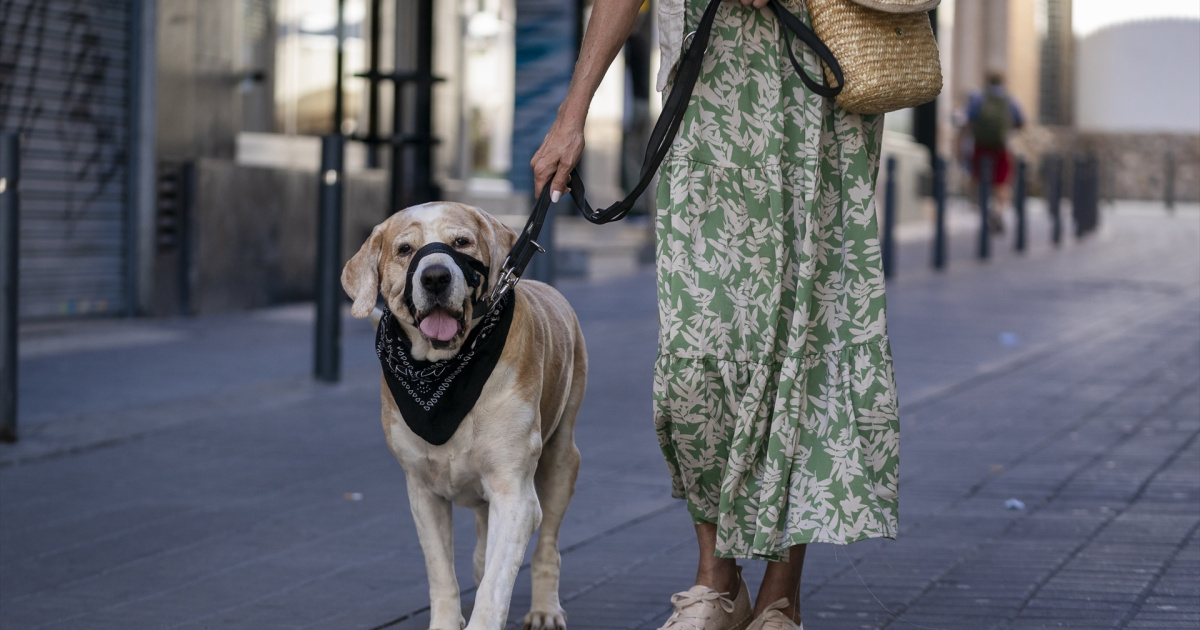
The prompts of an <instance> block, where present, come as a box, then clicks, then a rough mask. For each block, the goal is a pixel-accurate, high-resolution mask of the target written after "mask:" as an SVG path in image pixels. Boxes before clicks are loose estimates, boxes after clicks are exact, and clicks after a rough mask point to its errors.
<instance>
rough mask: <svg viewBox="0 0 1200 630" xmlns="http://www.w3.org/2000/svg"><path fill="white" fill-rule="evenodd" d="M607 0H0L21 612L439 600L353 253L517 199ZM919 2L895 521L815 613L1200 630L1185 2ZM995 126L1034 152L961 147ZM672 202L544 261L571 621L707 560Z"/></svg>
mask: <svg viewBox="0 0 1200 630" xmlns="http://www.w3.org/2000/svg"><path fill="white" fill-rule="evenodd" d="M591 7H592V2H590V1H588V0H0V285H2V289H3V290H2V291H0V441H2V442H4V443H0V630H7V629H9V628H13V629H16V628H20V629H22V630H24V629H28V628H71V629H72V630H77V629H86V628H120V629H122V630H125V629H130V628H153V629H158V628H218V627H228V628H254V629H263V628H331V629H343V628H364V629H375V630H378V629H382V628H394V629H417V630H421V629H423V628H426V627H427V622H428V594H427V591H426V584H425V577H424V576H425V573H424V564H423V562H422V559H421V554H420V550H419V548H418V546H417V543H416V538H415V532H414V531H413V525H412V519H411V516H410V515H409V513H408V512H409V510H408V506H407V498H406V495H405V493H404V484H403V475H402V472H401V471H400V469H399V467H398V466H397V465H396V462H395V461H394V459H393V458H392V456H391V454H390V453H389V452H388V450H387V448H386V447H385V445H384V443H383V440H382V435H381V432H380V429H379V425H378V417H379V416H378V414H379V395H380V389H379V382H380V381H379V379H380V377H379V364H378V361H377V359H376V357H375V356H374V353H373V339H374V331H373V330H372V328H371V326H370V325H368V324H367V323H365V322H361V321H355V320H352V319H350V318H349V316H348V314H347V313H346V312H345V306H346V305H345V296H344V295H342V293H341V290H340V287H338V286H337V283H336V275H337V273H338V272H339V270H340V268H341V265H342V264H343V261H345V260H346V259H347V258H349V256H351V255H352V254H353V253H354V252H356V251H357V249H358V248H359V246H360V245H361V243H362V242H363V241H364V240H365V238H366V237H367V235H368V234H369V231H370V229H371V228H372V226H374V225H376V224H377V223H379V222H380V221H382V220H384V219H385V218H386V217H388V216H389V215H390V214H392V213H394V212H396V211H398V210H400V209H403V208H405V207H407V206H410V205H413V204H417V203H422V202H425V201H429V200H434V199H447V200H452V201H462V202H466V203H470V204H474V205H477V206H480V207H482V208H483V209H485V210H487V211H488V212H491V213H493V214H495V215H497V216H499V217H500V218H501V219H502V220H504V221H505V222H507V223H508V224H509V225H512V226H514V227H516V228H519V227H520V226H521V225H522V224H523V223H524V222H525V220H526V217H527V216H528V213H529V211H530V206H531V187H532V181H531V180H532V176H531V173H530V169H529V166H528V164H529V160H530V157H531V156H532V154H533V152H534V150H535V149H536V148H537V147H538V146H539V144H540V142H541V141H542V138H543V137H544V135H545V133H546V131H547V130H548V129H549V126H550V124H551V123H552V121H553V119H554V116H555V113H556V110H557V107H558V105H559V103H560V102H561V100H562V98H563V97H564V95H565V94H566V90H567V85H568V82H569V80H570V76H571V71H572V67H573V65H574V62H575V52H576V51H577V50H578V46H579V42H580V36H581V33H582V29H583V27H584V25H585V24H586V23H587V20H588V19H589V15H590V12H591ZM655 16H656V7H655V6H654V4H653V3H652V2H647V3H646V4H644V5H643V6H642V9H641V12H640V14H639V18H638V22H637V24H636V26H635V29H634V33H633V35H632V36H631V37H630V39H629V41H628V42H627V43H626V45H625V47H624V49H623V50H622V52H621V54H620V55H619V56H618V58H617V60H616V62H615V63H614V64H613V65H612V67H611V69H610V70H609V72H608V74H607V76H606V77H605V79H604V83H603V84H602V85H601V87H600V89H599V91H598V93H597V95H596V98H595V101H594V102H593V105H592V109H591V114H590V117H589V118H588V121H587V129H586V135H587V147H586V151H585V153H584V156H583V161H582V171H583V174H584V179H585V180H586V182H587V185H588V196H589V198H590V200H591V202H592V203H594V204H600V203H603V204H607V203H610V202H612V201H615V200H617V199H618V198H620V197H623V196H624V191H625V190H627V189H628V188H630V187H631V186H632V185H633V184H634V182H636V180H637V178H638V175H639V170H640V166H641V155H642V152H643V147H644V146H645V143H646V137H647V134H648V131H649V128H650V126H651V125H652V124H653V121H654V120H655V119H656V117H657V115H658V113H659V108H660V105H661V103H660V95H659V94H658V93H657V92H655V91H654V89H653V82H654V77H655V76H656V74H657V71H658V68H657V64H658V44H657V32H656V28H657V27H656V17H655ZM931 23H932V26H933V29H934V32H935V33H936V35H937V38H938V41H939V45H940V50H941V64H942V72H943V77H944V89H943V90H942V93H941V96H940V97H939V98H938V99H937V100H936V101H934V102H932V103H930V104H927V105H923V106H921V107H918V108H915V109H911V110H905V111H899V112H894V113H891V114H888V115H887V119H886V121H885V123H886V124H885V127H886V131H885V134H884V140H883V147H884V160H883V162H882V164H881V171H880V179H879V182H878V191H877V196H876V207H877V209H878V211H879V216H880V219H881V222H880V223H881V240H882V256H883V264H884V267H885V269H886V272H887V276H888V331H889V337H890V340H891V344H892V348H893V351H894V354H895V358H896V366H897V370H896V372H897V380H898V386H899V390H900V401H901V402H900V404H901V418H902V421H901V422H902V426H903V435H904V438H903V439H902V440H901V449H902V451H903V452H902V455H901V461H902V466H901V471H902V473H901V475H902V477H901V487H902V488H903V490H902V491H901V511H902V514H901V536H900V537H899V540H898V541H895V542H891V541H886V542H885V541H872V542H869V543H858V544H855V545H850V546H848V547H845V548H843V547H838V546H833V545H814V546H813V548H812V549H810V550H809V552H808V560H807V565H806V566H807V567H808V568H807V569H806V573H805V581H804V610H805V619H806V621H809V625H810V627H813V628H854V629H862V628H886V627H892V626H894V627H913V626H917V627H925V628H938V629H950V628H1003V629H1007V630H1017V629H1026V628H1046V627H1064V626H1069V627H1080V628H1180V629H1184V628H1188V629H1192V628H1196V627H1200V579H1198V576H1200V475H1197V473H1196V471H1197V470H1200V2H1197V1H1196V0H1135V1H1126V2H1115V1H1108V0H1074V1H1073V0H943V2H942V3H941V5H940V6H939V7H938V8H937V10H936V11H934V12H933V13H931ZM789 71H790V70H789ZM989 77H991V78H996V79H998V80H999V83H997V84H996V85H995V86H991V87H989V85H988V81H989ZM1000 86H1002V87H1000ZM993 96H995V97H997V98H999V99H1000V100H999V101H992V100H990V99H992V97H993ZM996 102H999V103H1001V107H1000V109H999V111H1000V112H1001V113H1000V114H999V117H998V118H996V117H994V116H993V115H992V114H988V113H986V112H993V113H994V111H995V108H993V107H992V106H991V105H992V104H994V103H996ZM1005 103H1007V104H1008V105H1009V110H1008V111H1007V112H1006V111H1005V108H1004V107H1003V104H1005ZM985 119H990V120H991V121H992V123H991V125H992V131H993V132H995V131H996V127H997V125H998V128H999V129H1000V136H1001V137H1000V138H999V140H997V141H996V142H997V146H994V147H991V148H992V149H994V151H993V153H991V155H992V157H993V158H996V159H999V157H1000V156H1001V155H1004V156H1010V157H1011V160H1009V161H1010V162H1011V163H1010V164H1009V165H1008V166H1009V168H1007V169H1006V170H1007V171H1008V173H1007V174H1006V177H998V176H997V177H995V178H988V177H978V176H977V175H976V174H974V173H973V170H974V168H975V166H976V160H975V159H974V158H975V156H976V155H980V151H979V150H978V149H979V148H980V147H985V144H984V143H983V142H981V141H980V140H979V139H980V138H981V137H982V135H981V134H982V130H984V129H985V127H987V125H984V124H982V123H981V122H980V121H981V120H985ZM323 143H324V146H326V147H334V148H335V149H336V147H337V146H343V147H344V160H343V162H342V164H341V165H339V164H338V163H337V161H336V160H331V159H330V155H324V156H323V153H322V147H323ZM339 143H340V144H339ZM985 148H986V147H985ZM332 155H334V156H336V155H338V152H337V151H336V150H335V151H334V152H333V154H332ZM1005 159H1006V160H1008V157H1006V158H1005ZM982 165H983V163H982V162H980V163H979V166H980V167H982ZM991 166H992V168H993V169H998V168H999V163H998V162H997V163H993V164H991ZM993 174H995V171H993ZM651 199H652V197H651V195H646V196H645V197H644V198H643V199H642V200H641V201H640V202H639V204H640V205H639V207H638V209H637V211H636V212H635V213H634V214H633V215H632V216H630V217H629V218H628V219H627V220H625V221H622V222H620V223H616V224H610V225H607V226H593V225H591V224H587V223H585V222H584V221H583V220H582V219H580V218H578V217H576V216H573V215H572V210H571V208H569V207H568V205H569V204H568V203H566V202H560V203H559V204H558V206H559V207H557V208H556V210H555V213H554V214H553V215H552V217H553V220H552V221H551V223H550V225H549V227H548V228H547V229H546V231H545V232H544V234H543V238H542V239H540V240H541V241H542V242H543V243H544V244H547V245H549V246H550V247H549V249H550V254H548V255H544V256H538V257H536V258H535V264H534V266H533V267H531V270H530V274H531V275H533V276H534V277H537V278H540V279H543V280H547V281H551V282H553V283H555V284H556V286H557V287H558V288H559V289H560V290H561V291H562V292H563V293H564V294H565V295H566V296H567V298H568V299H569V300H570V301H571V303H572V304H573V306H574V307H575V309H576V311H577V313H578V314H579V318H580V320H581V324H582V327H583V330H584V333H585V336H586V337H587V340H588V344H589V353H590V357H591V369H590V372H589V392H588V398H587V400H586V401H585V403H584V407H583V410H582V412H581V417H580V420H579V429H578V433H577V439H578V442H579V446H580V449H581V451H582V453H583V462H584V463H583V470H582V473H581V477H580V482H579V485H578V489H577V492H576V497H575V500H574V502H573V503H572V505H571V508H570V509H569V510H568V512H567V520H566V522H565V523H564V526H563V533H562V547H563V549H564V559H563V567H564V569H563V587H562V592H563V601H564V605H565V606H566V608H567V610H568V612H569V613H570V615H571V624H572V625H571V627H572V628H573V630H588V629H592V628H594V629H596V630H611V629H613V628H630V629H633V628H645V629H652V628H655V627H657V625H658V624H659V623H661V622H662V620H663V619H665V617H666V616H667V615H668V614H669V611H670V604H669V597H670V595H671V593H673V592H675V591H678V590H683V589H684V588H686V586H687V585H688V584H690V580H691V579H692V576H693V575H694V574H693V571H694V567H695V564H694V563H695V556H694V555H692V554H694V553H695V551H694V542H690V541H692V540H694V539H693V538H692V534H691V531H690V527H691V525H690V521H689V519H688V517H687V515H686V513H685V510H684V509H683V506H682V504H681V503H680V502H678V501H675V500H673V499H671V498H670V487H669V480H668V476H667V474H666V470H665V466H664V465H663V461H662V457H661V454H660V453H659V451H658V448H657V445H656V440H655V437H654V431H653V426H652V423H651V409H650V407H651V405H650V403H651V391H650V390H651V378H652V365H653V361H654V358H655V353H656V339H657V312H656V302H655V279H654V269H653V242H652V241H653V233H652V228H653V226H652V222H651V221H650V220H649V216H648V213H649V211H650V204H651ZM322 271H324V272H325V274H324V275H322V274H321V273H320V272H322ZM320 278H325V279H326V280H329V282H325V283H324V284H322V282H321V281H320ZM321 287H324V288H323V289H321ZM18 420H19V421H18ZM455 528H456V530H455V533H456V536H455V543H456V547H457V554H456V558H457V561H458V564H459V566H458V575H459V576H460V581H461V582H462V584H463V599H464V602H465V606H466V607H467V609H468V610H469V607H470V602H471V599H472V598H473V589H472V587H471V586H470V584H469V583H470V579H469V578H468V577H466V576H469V575H471V569H470V567H469V564H470V558H471V548H472V545H473V537H474V531H473V528H472V521H471V515H470V514H469V513H466V512H462V511H459V512H457V513H456V519H455ZM876 543H879V544H876ZM746 570H747V575H748V576H750V578H751V583H752V584H753V583H754V581H753V579H754V578H755V577H756V575H757V574H758V573H759V572H761V570H762V566H761V564H757V563H751V564H749V565H748V566H747V569H746ZM527 578H528V566H527V565H526V566H525V567H524V568H523V569H522V575H521V577H520V579H519V580H518V584H517V591H516V595H515V598H514V602H515V603H514V606H513V608H512V611H511V614H510V624H509V627H512V628H520V627H521V618H522V616H523V615H524V613H525V603H526V602H528V598H529V590H528V589H529V581H528V579H527Z"/></svg>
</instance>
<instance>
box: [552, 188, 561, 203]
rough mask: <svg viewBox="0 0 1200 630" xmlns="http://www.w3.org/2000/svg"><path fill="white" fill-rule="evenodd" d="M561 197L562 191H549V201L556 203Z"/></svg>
mask: <svg viewBox="0 0 1200 630" xmlns="http://www.w3.org/2000/svg"><path fill="white" fill-rule="evenodd" d="M561 197H562V193H560V192H558V191H557V190H551V191H550V202H551V203H558V200H559V198H561Z"/></svg>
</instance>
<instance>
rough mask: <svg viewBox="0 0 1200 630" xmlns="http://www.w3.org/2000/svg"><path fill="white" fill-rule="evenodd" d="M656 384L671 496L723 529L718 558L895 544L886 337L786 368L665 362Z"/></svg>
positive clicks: (894, 430) (670, 358) (894, 445)
mask: <svg viewBox="0 0 1200 630" xmlns="http://www.w3.org/2000/svg"><path fill="white" fill-rule="evenodd" d="M655 376H656V379H658V382H656V387H655V391H656V397H655V405H656V415H655V418H656V420H655V429H656V431H657V433H658V438H659V445H660V446H661V447H662V451H663V454H664V456H665V457H666V460H667V466H668V468H669V469H670V471H671V478H672V494H673V496H675V497H676V498H680V499H686V500H687V504H688V511H689V513H690V514H691V516H692V518H693V520H695V521H697V522H712V523H716V524H717V541H718V543H717V553H718V555H721V556H724V557H738V558H761V559H767V560H781V559H784V558H785V556H786V551H787V548H788V547H791V546H793V545H799V544H805V543H810V542H825V543H837V544H846V543H851V542H855V541H857V540H862V539H866V538H879V537H883V538H895V537H896V532H897V527H898V525H897V479H896V469H895V460H896V454H897V450H898V448H899V425H898V422H897V415H896V398H895V390H894V388H893V386H892V383H893V375H892V359H891V352H890V348H889V345H888V341H887V339H886V338H885V339H880V340H878V341H874V342H871V343H864V344H857V345H851V346H846V347H844V348H841V349H839V350H836V351H832V352H828V353H823V354H817V355H810V356H807V357H789V358H787V359H785V360H784V361H783V362H782V363H779V364H774V363H772V364H762V363H754V362H748V361H725V360H720V359H714V358H711V357H708V358H691V357H681V356H676V355H671V354H661V355H660V356H659V358H658V362H657V365H656V370H655ZM714 416H717V417H723V418H728V421H726V422H714Z"/></svg>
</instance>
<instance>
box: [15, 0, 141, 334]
mask: <svg viewBox="0 0 1200 630" xmlns="http://www.w3.org/2000/svg"><path fill="white" fill-rule="evenodd" d="M130 16H131V12H130V5H129V0H74V1H72V0H0V129H4V130H6V131H12V130H16V131H19V132H20V133H21V181H20V186H21V188H20V194H21V202H20V203H21V234H20V238H21V243H20V250H21V258H20V266H21V270H20V280H21V292H20V312H21V317H22V318H41V317H52V316H64V315H86V314H103V313H120V312H123V311H124V310H125V308H126V300H127V287H126V281H125V278H126V252H127V249H126V240H127V232H126V226H127V222H128V210H127V208H128V203H127V201H128V198H129V193H128V180H129V177H128V172H127V167H126V165H127V147H128V146H129V142H128V134H129V129H128V122H129V94H130V90H129V80H130V79H129V70H130V63H129V49H130V37H131V33H130Z"/></svg>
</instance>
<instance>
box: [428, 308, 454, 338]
mask: <svg viewBox="0 0 1200 630" xmlns="http://www.w3.org/2000/svg"><path fill="white" fill-rule="evenodd" d="M421 332H423V333H425V336H426V337H429V338H430V339H437V340H438V341H450V340H451V339H453V338H454V335H457V334H458V322H457V321H456V320H455V319H454V318H453V317H450V316H449V315H447V314H445V313H443V312H442V311H434V312H432V313H430V314H429V315H428V316H426V317H425V319H422V320H421Z"/></svg>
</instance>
